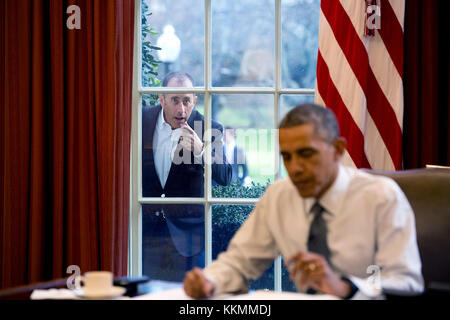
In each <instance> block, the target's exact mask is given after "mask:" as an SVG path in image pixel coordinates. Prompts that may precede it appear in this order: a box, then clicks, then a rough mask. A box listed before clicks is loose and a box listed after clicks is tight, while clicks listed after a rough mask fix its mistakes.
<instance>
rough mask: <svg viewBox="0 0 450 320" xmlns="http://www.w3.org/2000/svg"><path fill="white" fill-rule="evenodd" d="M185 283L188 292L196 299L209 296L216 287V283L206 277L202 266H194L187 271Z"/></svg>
mask: <svg viewBox="0 0 450 320" xmlns="http://www.w3.org/2000/svg"><path fill="white" fill-rule="evenodd" d="M183 285H184V291H185V292H186V294H187V295H188V296H190V297H192V298H194V299H200V298H209V297H211V296H212V295H213V293H214V289H215V288H216V286H215V284H214V283H212V282H211V281H209V280H208V279H207V278H206V277H205V275H204V274H203V271H202V269H200V268H194V269H192V270H191V271H189V272H187V273H186V276H185V277H184V281H183Z"/></svg>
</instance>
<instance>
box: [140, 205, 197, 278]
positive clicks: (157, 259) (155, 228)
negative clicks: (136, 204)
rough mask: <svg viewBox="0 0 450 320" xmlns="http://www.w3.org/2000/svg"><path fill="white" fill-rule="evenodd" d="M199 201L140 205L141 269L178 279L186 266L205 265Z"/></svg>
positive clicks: (157, 276)
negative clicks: (193, 202)
mask: <svg viewBox="0 0 450 320" xmlns="http://www.w3.org/2000/svg"><path fill="white" fill-rule="evenodd" d="M204 245H205V218H204V205H202V204H171V205H169V204H144V205H142V273H143V274H144V275H147V276H149V277H150V278H151V279H157V280H167V281H182V280H183V278H184V274H185V272H186V271H187V270H191V269H192V268H193V267H195V266H198V267H202V268H203V267H204V265H205V248H204Z"/></svg>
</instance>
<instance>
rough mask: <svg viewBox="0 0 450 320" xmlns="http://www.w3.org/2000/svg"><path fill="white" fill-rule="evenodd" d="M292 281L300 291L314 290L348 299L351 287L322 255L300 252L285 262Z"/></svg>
mask: <svg viewBox="0 0 450 320" xmlns="http://www.w3.org/2000/svg"><path fill="white" fill-rule="evenodd" d="M285 265H286V267H287V268H288V270H289V275H290V278H291V280H292V281H294V282H295V285H296V286H297V288H298V289H299V290H305V289H307V288H309V287H310V288H313V289H315V290H317V291H320V292H323V293H326V294H332V295H335V296H338V297H346V296H347V295H348V294H349V293H350V290H351V288H350V285H349V284H348V283H347V282H345V281H343V280H341V279H340V278H338V277H337V276H336V275H335V274H334V272H333V270H331V268H330V266H329V264H328V262H327V261H326V260H325V258H324V257H322V256H321V255H318V254H315V253H312V252H299V253H297V254H295V255H293V256H292V257H291V258H289V259H288V260H287V261H286V262H285Z"/></svg>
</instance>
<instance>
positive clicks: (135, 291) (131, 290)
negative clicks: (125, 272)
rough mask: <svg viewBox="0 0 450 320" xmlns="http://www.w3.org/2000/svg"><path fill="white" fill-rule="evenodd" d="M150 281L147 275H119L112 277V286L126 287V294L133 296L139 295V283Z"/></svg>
mask: <svg viewBox="0 0 450 320" xmlns="http://www.w3.org/2000/svg"><path fill="white" fill-rule="evenodd" d="M149 281H150V278H149V277H147V276H142V277H119V278H115V279H114V286H120V287H124V288H126V289H127V291H126V292H125V295H126V296H129V297H134V296H136V295H139V294H140V292H139V285H140V284H144V283H147V282H149Z"/></svg>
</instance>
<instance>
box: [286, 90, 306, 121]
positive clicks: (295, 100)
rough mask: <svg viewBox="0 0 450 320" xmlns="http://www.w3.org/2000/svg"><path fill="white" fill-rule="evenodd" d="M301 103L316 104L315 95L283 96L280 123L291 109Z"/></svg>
mask: <svg viewBox="0 0 450 320" xmlns="http://www.w3.org/2000/svg"><path fill="white" fill-rule="evenodd" d="M301 103H314V95H313V94H283V95H281V105H280V121H281V120H282V119H283V117H284V116H285V115H286V113H288V112H289V111H290V110H291V109H293V108H294V107H295V106H296V105H298V104H301Z"/></svg>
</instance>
